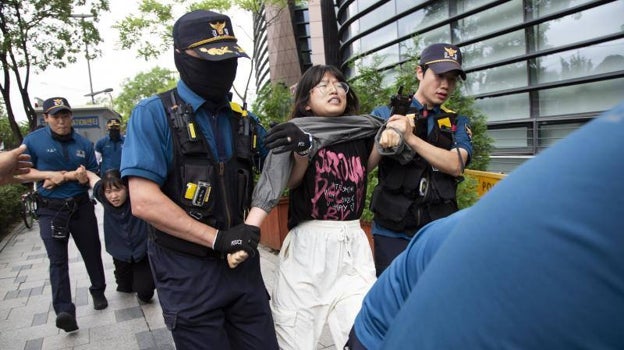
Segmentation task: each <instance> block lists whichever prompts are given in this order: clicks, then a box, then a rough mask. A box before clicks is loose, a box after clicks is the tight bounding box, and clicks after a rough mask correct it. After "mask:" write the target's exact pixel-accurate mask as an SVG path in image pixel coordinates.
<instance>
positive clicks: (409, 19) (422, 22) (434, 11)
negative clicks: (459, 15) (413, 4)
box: [398, 1, 449, 36]
mask: <svg viewBox="0 0 624 350" xmlns="http://www.w3.org/2000/svg"><path fill="white" fill-rule="evenodd" d="M406 2H407V1H406ZM448 11H449V10H448V4H447V2H446V1H436V2H435V3H434V4H432V5H430V6H427V7H425V8H424V9H422V10H419V11H416V12H413V13H411V14H409V15H407V16H405V17H402V18H400V19H399V20H398V23H399V35H400V36H402V35H408V34H411V33H414V32H415V31H417V30H419V29H422V28H424V27H428V26H430V25H432V24H435V23H437V22H440V21H442V20H444V19H447V18H448Z"/></svg>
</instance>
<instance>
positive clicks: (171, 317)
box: [163, 311, 178, 331]
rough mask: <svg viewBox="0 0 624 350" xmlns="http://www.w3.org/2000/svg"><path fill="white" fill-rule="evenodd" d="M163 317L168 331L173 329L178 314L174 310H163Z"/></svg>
mask: <svg viewBox="0 0 624 350" xmlns="http://www.w3.org/2000/svg"><path fill="white" fill-rule="evenodd" d="M163 318H164V319H165V326H167V329H168V330H170V331H173V330H174V329H175V327H176V321H177V319H178V314H177V313H175V312H165V311H163Z"/></svg>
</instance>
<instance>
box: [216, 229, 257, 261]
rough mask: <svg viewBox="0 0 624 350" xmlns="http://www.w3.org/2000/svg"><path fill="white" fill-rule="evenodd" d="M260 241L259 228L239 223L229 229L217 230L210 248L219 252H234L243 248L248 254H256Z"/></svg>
mask: <svg viewBox="0 0 624 350" xmlns="http://www.w3.org/2000/svg"><path fill="white" fill-rule="evenodd" d="M259 241H260V228H259V227H257V226H253V225H246V224H240V225H236V226H234V227H232V228H230V229H229V230H219V233H217V238H216V239H215V241H214V244H213V246H212V249H214V250H216V251H218V252H221V253H234V252H237V251H239V250H244V251H246V252H247V254H249V256H254V255H256V248H257V247H258V242H259Z"/></svg>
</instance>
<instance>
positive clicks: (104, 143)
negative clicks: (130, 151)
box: [95, 118, 124, 176]
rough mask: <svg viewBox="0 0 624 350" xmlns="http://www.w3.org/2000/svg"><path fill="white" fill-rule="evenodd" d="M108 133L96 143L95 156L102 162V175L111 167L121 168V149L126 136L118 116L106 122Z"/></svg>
mask: <svg viewBox="0 0 624 350" xmlns="http://www.w3.org/2000/svg"><path fill="white" fill-rule="evenodd" d="M106 130H107V131H108V135H106V136H104V137H102V138H101V139H99V140H98V141H97V142H96V143H95V157H96V158H97V160H98V162H99V164H100V176H104V174H105V173H106V172H107V171H108V170H111V169H116V170H119V166H120V164H121V149H122V147H123V143H124V137H123V136H122V135H121V121H120V120H119V119H118V118H113V119H109V120H108V121H107V122H106Z"/></svg>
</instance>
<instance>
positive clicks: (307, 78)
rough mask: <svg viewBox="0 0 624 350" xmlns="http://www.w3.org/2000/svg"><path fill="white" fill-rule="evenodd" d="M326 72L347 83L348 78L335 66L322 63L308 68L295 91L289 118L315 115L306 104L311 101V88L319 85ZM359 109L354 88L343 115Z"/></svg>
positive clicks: (357, 111) (350, 92) (356, 111)
mask: <svg viewBox="0 0 624 350" xmlns="http://www.w3.org/2000/svg"><path fill="white" fill-rule="evenodd" d="M325 73H329V74H331V75H333V76H335V77H336V79H337V80H338V81H341V82H344V83H346V79H345V77H344V75H343V74H342V72H341V71H340V70H339V69H338V68H336V67H334V66H327V65H322V64H320V65H316V66H312V67H310V68H308V70H307V71H306V72H305V73H304V74H303V76H302V77H301V79H299V83H298V84H297V89H296V91H295V104H294V106H293V109H292V111H291V112H290V117H289V119H292V118H298V117H308V116H312V115H314V112H312V111H307V110H306V106H307V105H308V102H309V101H310V93H311V90H312V89H313V88H314V87H315V86H316V85H318V84H319V83H320V82H321V80H323V76H324V75H325ZM359 109H360V101H359V100H358V98H357V96H356V95H355V92H354V91H353V90H352V89H349V92H348V93H347V107H346V108H345V111H344V112H343V113H342V115H356V114H358V113H359Z"/></svg>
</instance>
